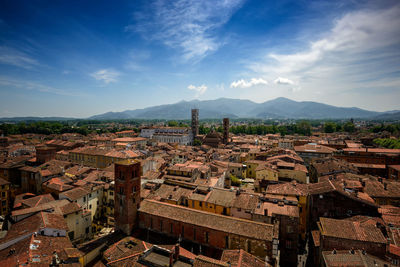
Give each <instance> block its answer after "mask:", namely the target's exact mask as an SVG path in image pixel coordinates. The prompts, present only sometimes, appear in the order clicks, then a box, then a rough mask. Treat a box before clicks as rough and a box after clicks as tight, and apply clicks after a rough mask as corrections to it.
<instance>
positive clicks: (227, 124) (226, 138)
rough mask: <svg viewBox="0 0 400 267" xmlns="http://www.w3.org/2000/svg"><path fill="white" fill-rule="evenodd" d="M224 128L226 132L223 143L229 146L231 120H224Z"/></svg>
mask: <svg viewBox="0 0 400 267" xmlns="http://www.w3.org/2000/svg"><path fill="white" fill-rule="evenodd" d="M223 128H224V132H223V136H222V142H223V143H224V144H227V143H228V141H229V118H224V121H223Z"/></svg>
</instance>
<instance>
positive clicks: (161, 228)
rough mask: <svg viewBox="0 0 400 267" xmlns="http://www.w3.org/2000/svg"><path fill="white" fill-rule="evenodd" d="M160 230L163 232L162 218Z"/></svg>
mask: <svg viewBox="0 0 400 267" xmlns="http://www.w3.org/2000/svg"><path fill="white" fill-rule="evenodd" d="M160 231H161V232H162V231H163V221H162V220H160Z"/></svg>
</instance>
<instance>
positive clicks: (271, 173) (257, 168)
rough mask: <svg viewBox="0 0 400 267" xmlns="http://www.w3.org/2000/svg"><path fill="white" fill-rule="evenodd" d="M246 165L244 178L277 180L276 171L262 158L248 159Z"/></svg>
mask: <svg viewBox="0 0 400 267" xmlns="http://www.w3.org/2000/svg"><path fill="white" fill-rule="evenodd" d="M244 164H245V165H246V178H253V179H257V180H270V181H278V172H277V171H276V170H274V169H272V168H271V166H269V164H268V163H267V162H265V161H262V160H248V161H246V162H244Z"/></svg>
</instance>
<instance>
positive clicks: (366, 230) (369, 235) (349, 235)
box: [319, 217, 387, 244]
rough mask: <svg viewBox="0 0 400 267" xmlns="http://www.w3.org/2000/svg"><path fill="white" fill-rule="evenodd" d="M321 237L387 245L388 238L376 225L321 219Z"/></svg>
mask: <svg viewBox="0 0 400 267" xmlns="http://www.w3.org/2000/svg"><path fill="white" fill-rule="evenodd" d="M319 220H320V226H321V229H320V230H321V235H323V236H329V237H335V238H339V239H351V240H357V241H363V242H373V243H382V244H386V243H387V241H386V238H385V237H384V236H383V234H382V232H381V230H380V229H379V228H377V227H376V226H375V225H371V224H362V223H360V222H359V221H350V220H337V219H330V218H324V217H320V219H319Z"/></svg>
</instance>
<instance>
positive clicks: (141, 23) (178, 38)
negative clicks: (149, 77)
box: [125, 0, 243, 61]
mask: <svg viewBox="0 0 400 267" xmlns="http://www.w3.org/2000/svg"><path fill="white" fill-rule="evenodd" d="M242 2H243V0H232V1H227V0H219V1H216V0H202V1H192V0H177V1H163V0H158V1H156V2H155V3H154V4H153V5H151V6H150V7H149V10H147V12H145V11H143V10H141V11H139V12H137V13H135V14H134V19H135V21H136V23H135V24H133V25H128V26H127V27H126V28H125V30H127V31H134V32H139V33H141V34H142V36H143V37H144V38H149V39H151V40H158V41H161V42H163V43H164V44H165V45H167V46H170V47H173V48H179V49H181V50H182V52H183V54H182V56H183V59H184V60H186V61H187V60H195V61H196V60H201V59H202V58H204V57H205V56H207V55H208V54H209V53H212V52H213V51H216V50H217V49H218V48H219V47H220V46H221V44H222V43H221V41H219V40H218V38H217V37H216V34H215V31H216V30H217V29H218V28H220V27H221V26H222V25H224V24H225V23H226V22H228V20H229V19H230V17H231V16H232V14H233V13H234V12H235V11H236V10H237V9H238V8H239V7H240V6H241V4H242Z"/></svg>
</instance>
